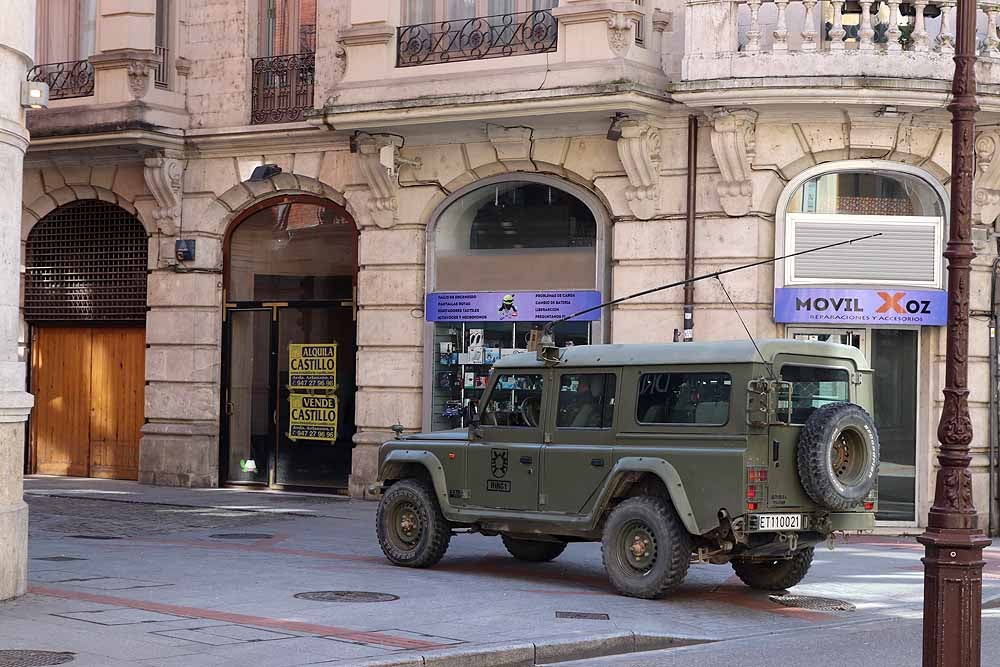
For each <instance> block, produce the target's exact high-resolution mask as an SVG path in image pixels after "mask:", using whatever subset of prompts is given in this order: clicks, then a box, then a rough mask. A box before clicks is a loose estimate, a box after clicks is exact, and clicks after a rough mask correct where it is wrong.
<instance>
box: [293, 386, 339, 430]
mask: <svg viewBox="0 0 1000 667" xmlns="http://www.w3.org/2000/svg"><path fill="white" fill-rule="evenodd" d="M288 406H289V408H290V411H289V420H288V437H289V439H291V440H328V441H330V442H333V441H335V440H336V439H337V397H336V396H318V395H317V396H313V395H308V394H291V395H290V396H289V397H288Z"/></svg>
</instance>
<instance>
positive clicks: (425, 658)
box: [352, 632, 713, 667]
mask: <svg viewBox="0 0 1000 667" xmlns="http://www.w3.org/2000/svg"><path fill="white" fill-rule="evenodd" d="M710 641H713V640H711V639H700V638H694V637H674V636H671V635H657V634H647V633H635V632H611V633H604V634H596V635H595V634H587V635H586V638H580V637H579V636H575V637H574V636H566V635H558V636H554V637H541V638H539V639H535V640H532V641H527V642H498V643H490V644H474V645H471V646H461V647H455V648H444V649H437V650H433V651H427V652H425V653H422V654H419V655H414V654H413V653H414V652H412V651H406V653H407V655H399V656H381V657H378V658H369V659H368V660H363V661H361V662H353V661H352V664H353V665H356V666H357V667H535V666H536V665H549V664H553V663H559V662H568V661H570V660H585V659H588V658H600V657H603V656H609V655H623V654H626V653H637V652H641V651H656V650H661V649H665V648H674V647H681V646H691V645H694V644H704V643H707V642H710Z"/></svg>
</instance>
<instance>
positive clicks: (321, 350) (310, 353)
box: [288, 343, 337, 390]
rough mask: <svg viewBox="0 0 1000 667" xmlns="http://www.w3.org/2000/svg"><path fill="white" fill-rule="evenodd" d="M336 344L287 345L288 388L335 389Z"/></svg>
mask: <svg viewBox="0 0 1000 667" xmlns="http://www.w3.org/2000/svg"><path fill="white" fill-rule="evenodd" d="M336 388H337V344H336V343H326V344H314V343H309V344H301V343H291V344H289V345H288V389H289V390H295V389H336Z"/></svg>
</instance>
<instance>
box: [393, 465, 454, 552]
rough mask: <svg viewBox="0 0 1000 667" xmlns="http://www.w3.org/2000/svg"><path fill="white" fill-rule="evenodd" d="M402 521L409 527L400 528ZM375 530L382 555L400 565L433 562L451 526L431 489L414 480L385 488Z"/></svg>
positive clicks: (441, 548) (428, 485) (446, 545)
mask: <svg viewBox="0 0 1000 667" xmlns="http://www.w3.org/2000/svg"><path fill="white" fill-rule="evenodd" d="M404 521H405V525H406V526H407V527H411V528H410V529H409V530H404V529H403V528H402V527H401V524H402V523H403V522H404ZM375 532H376V534H377V535H378V543H379V546H380V547H382V553H384V554H385V557H386V558H388V559H389V562H390V563H392V564H393V565H400V566H402V567H418V568H420V567H430V566H432V565H434V564H435V563H437V562H438V561H439V560H441V558H442V557H443V556H444V553H445V551H447V550H448V542H449V541H450V540H451V526H450V525H449V524H448V521H447V520H446V519H445V518H444V515H443V514H442V513H441V506H440V505H438V501H437V498H436V497H435V494H434V488H433V487H432V486H431V485H430V484H429V483H428V482H425V481H422V480H418V479H406V480H403V481H400V482H396V483H395V484H393V485H392V486H390V487H389V490H388V491H386V492H385V495H383V496H382V500H381V501H380V502H379V506H378V512H377V513H376V515H375Z"/></svg>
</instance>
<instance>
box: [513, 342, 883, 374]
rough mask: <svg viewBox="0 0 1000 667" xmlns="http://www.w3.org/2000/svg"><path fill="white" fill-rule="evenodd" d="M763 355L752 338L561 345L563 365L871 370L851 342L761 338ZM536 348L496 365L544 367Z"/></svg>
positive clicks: (759, 346) (760, 346)
mask: <svg viewBox="0 0 1000 667" xmlns="http://www.w3.org/2000/svg"><path fill="white" fill-rule="evenodd" d="M757 347H758V348H760V355H758V354H757V349H756V348H754V344H753V342H751V341H750V340H727V341H717V342H706V343H653V344H617V345H571V346H569V347H564V348H560V360H559V364H558V365H560V366H654V365H666V364H673V365H678V364H692V365H693V364H751V363H760V362H761V356H763V357H764V361H766V362H767V363H772V362H773V361H774V359H775V357H776V356H778V355H780V354H794V355H799V356H808V357H821V358H835V359H850V360H851V361H853V362H854V364H855V367H856V368H857V369H858V370H859V371H861V370H865V371H867V370H871V369H870V367H869V366H868V362H867V361H866V360H865V358H864V356H863V355H862V354H861V352H860V351H859V350H858V349H857V348H854V347H851V346H850V345H841V344H839V343H821V342H816V341H804V340H791V339H788V338H773V339H765V340H758V341H757ZM545 365H546V364H545V363H544V362H542V361H539V360H538V358H537V355H536V354H535V353H534V352H524V353H520V354H512V355H509V356H506V357H502V358H501V359H498V360H497V361H496V363H495V364H494V365H493V367H494V368H501V369H502V368H526V367H542V366H545Z"/></svg>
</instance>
